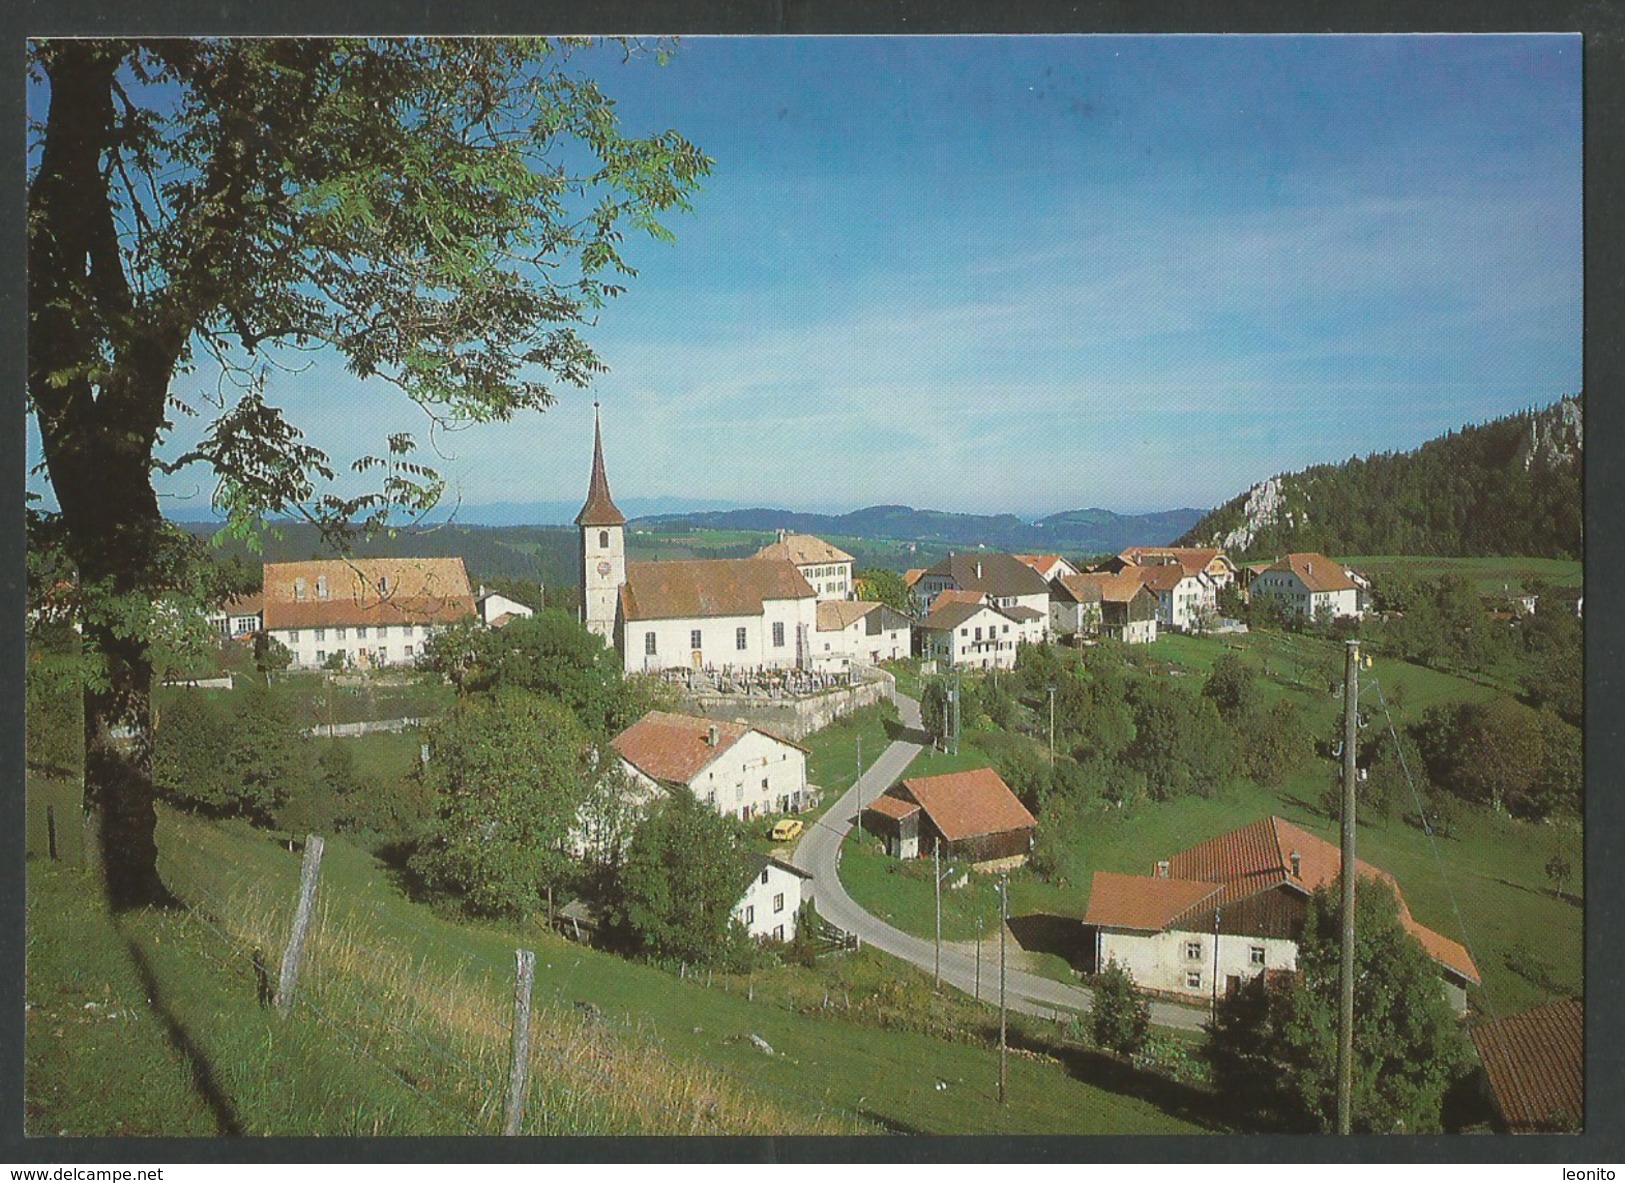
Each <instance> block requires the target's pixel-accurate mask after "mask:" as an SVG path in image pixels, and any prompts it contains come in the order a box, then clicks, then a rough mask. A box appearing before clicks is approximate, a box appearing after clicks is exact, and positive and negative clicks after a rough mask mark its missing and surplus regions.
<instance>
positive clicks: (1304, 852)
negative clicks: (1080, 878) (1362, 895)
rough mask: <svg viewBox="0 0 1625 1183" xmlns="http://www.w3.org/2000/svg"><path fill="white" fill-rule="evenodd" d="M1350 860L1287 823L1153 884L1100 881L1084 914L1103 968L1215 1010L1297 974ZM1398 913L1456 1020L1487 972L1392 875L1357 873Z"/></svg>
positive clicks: (1207, 848) (1206, 849) (1251, 834)
mask: <svg viewBox="0 0 1625 1183" xmlns="http://www.w3.org/2000/svg"><path fill="white" fill-rule="evenodd" d="M1341 865H1342V851H1341V850H1340V849H1339V848H1338V847H1337V846H1335V845H1333V844H1332V843H1330V842H1327V841H1326V840H1325V839H1323V838H1321V837H1319V836H1318V835H1315V834H1312V833H1310V832H1309V831H1308V830H1305V829H1304V828H1303V827H1301V826H1297V825H1294V824H1293V823H1291V822H1289V821H1286V820H1285V819H1283V818H1279V817H1267V818H1263V819H1261V820H1259V821H1256V822H1253V823H1252V824H1250V825H1246V826H1243V827H1241V828H1240V829H1238V830H1232V831H1230V832H1229V833H1227V834H1221V835H1220V836H1219V837H1217V838H1212V839H1209V840H1208V841H1206V842H1203V843H1200V844H1199V845H1196V846H1193V847H1191V848H1190V849H1188V850H1185V851H1182V852H1180V853H1179V854H1176V855H1174V856H1173V857H1172V858H1170V859H1166V860H1163V861H1161V862H1158V863H1157V864H1156V865H1155V866H1154V868H1153V870H1152V873H1151V874H1150V875H1125V874H1120V873H1117V872H1113V871H1096V872H1095V874H1094V878H1093V880H1092V882H1091V885H1090V891H1089V905H1088V909H1087V911H1086V912H1085V914H1084V918H1083V923H1084V925H1085V926H1086V929H1088V930H1090V931H1092V932H1093V934H1094V943H1095V948H1094V960H1095V964H1096V966H1097V967H1099V966H1104V965H1106V964H1107V963H1108V962H1109V961H1113V960H1115V961H1117V962H1118V963H1120V964H1122V965H1124V966H1126V967H1127V968H1128V969H1129V970H1130V971H1131V972H1132V973H1133V974H1134V979H1135V981H1136V982H1137V983H1138V984H1139V985H1141V986H1143V987H1145V988H1147V989H1152V990H1159V991H1164V992H1167V993H1171V994H1183V995H1187V996H1190V997H1191V998H1192V999H1193V1000H1206V999H1208V998H1210V997H1212V995H1213V993H1214V992H1215V991H1224V992H1228V991H1230V990H1233V989H1236V988H1239V986H1240V985H1241V983H1242V982H1244V981H1246V980H1248V979H1250V978H1252V977H1255V976H1257V975H1258V974H1260V973H1264V972H1266V971H1269V970H1295V969H1296V968H1297V959H1298V937H1299V936H1300V935H1301V933H1302V931H1303V924H1304V921H1305V919H1306V917H1307V915H1308V902H1309V897H1310V895H1311V894H1312V893H1313V892H1314V891H1315V890H1316V889H1317V888H1322V887H1330V886H1332V885H1333V884H1334V883H1335V882H1336V880H1337V875H1338V870H1339V868H1340V867H1341ZM1355 865H1356V868H1357V871H1358V874H1359V876H1360V878H1361V879H1362V880H1373V881H1376V882H1380V883H1382V884H1384V885H1385V886H1387V887H1388V888H1389V889H1391V890H1392V891H1393V893H1394V895H1395V898H1396V899H1397V900H1398V903H1399V918H1400V923H1401V924H1402V925H1403V926H1404V928H1405V930H1406V931H1407V932H1409V933H1410V934H1411V935H1412V936H1413V937H1415V938H1416V939H1417V941H1418V943H1420V944H1421V946H1422V948H1423V950H1424V951H1426V953H1427V954H1428V956H1429V957H1431V958H1432V959H1433V961H1434V962H1435V963H1436V964H1437V965H1438V966H1439V969H1440V971H1441V973H1442V974H1443V977H1444V986H1445V993H1446V995H1447V996H1448V997H1449V999H1450V1001H1451V1004H1452V1005H1453V1006H1454V1007H1455V1009H1456V1010H1457V1012H1458V1013H1459V1012H1464V1011H1465V1010H1466V1008H1467V987H1468V986H1469V985H1476V984H1477V983H1478V981H1479V974H1478V967H1477V966H1476V965H1474V964H1473V959H1472V956H1471V955H1470V954H1469V953H1468V952H1467V950H1466V948H1465V947H1463V946H1462V945H1461V944H1460V943H1458V942H1456V941H1453V940H1451V939H1450V938H1449V937H1446V936H1443V935H1442V934H1440V933H1438V932H1435V931H1434V930H1432V929H1430V928H1428V927H1426V926H1425V925H1423V924H1421V923H1419V922H1418V921H1417V920H1416V919H1415V918H1414V917H1413V916H1412V915H1411V913H1410V909H1409V907H1407V905H1406V903H1405V899H1404V896H1403V895H1401V894H1400V891H1399V885H1398V884H1397V883H1396V882H1395V881H1394V879H1393V877H1392V876H1391V875H1389V874H1388V873H1387V872H1386V871H1382V870H1379V869H1378V868H1376V867H1373V866H1371V865H1370V864H1369V863H1366V862H1364V861H1363V860H1362V861H1358V862H1357V863H1356V864H1355Z"/></svg>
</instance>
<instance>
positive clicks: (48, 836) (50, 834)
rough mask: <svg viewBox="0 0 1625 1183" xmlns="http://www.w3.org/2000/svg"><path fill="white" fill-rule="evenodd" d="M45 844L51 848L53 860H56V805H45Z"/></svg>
mask: <svg viewBox="0 0 1625 1183" xmlns="http://www.w3.org/2000/svg"><path fill="white" fill-rule="evenodd" d="M45 844H46V846H47V847H49V848H50V852H51V861H52V862H53V863H54V862H56V807H55V806H53V805H51V804H49V803H47V804H46V806H45Z"/></svg>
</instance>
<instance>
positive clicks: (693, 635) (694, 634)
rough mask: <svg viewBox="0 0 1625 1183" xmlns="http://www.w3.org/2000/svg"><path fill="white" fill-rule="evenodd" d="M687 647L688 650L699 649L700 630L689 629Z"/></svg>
mask: <svg viewBox="0 0 1625 1183" xmlns="http://www.w3.org/2000/svg"><path fill="white" fill-rule="evenodd" d="M688 647H689V648H690V649H698V648H699V647H700V630H699V629H697V628H696V629H690V630H689V632H688Z"/></svg>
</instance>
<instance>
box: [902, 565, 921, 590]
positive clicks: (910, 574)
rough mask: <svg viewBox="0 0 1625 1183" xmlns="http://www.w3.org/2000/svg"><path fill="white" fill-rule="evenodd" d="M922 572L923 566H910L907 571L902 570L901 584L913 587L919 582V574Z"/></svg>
mask: <svg viewBox="0 0 1625 1183" xmlns="http://www.w3.org/2000/svg"><path fill="white" fill-rule="evenodd" d="M924 574H925V568H924V567H910V568H909V569H908V570H907V571H904V572H903V586H904V587H913V586H914V585H915V584H916V583H918V582H920V576H922V575H924Z"/></svg>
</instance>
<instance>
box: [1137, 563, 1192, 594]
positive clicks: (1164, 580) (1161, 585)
mask: <svg viewBox="0 0 1625 1183" xmlns="http://www.w3.org/2000/svg"><path fill="white" fill-rule="evenodd" d="M1122 574H1123V575H1125V576H1127V577H1129V578H1131V579H1137V580H1139V581H1140V582H1141V583H1142V584H1144V585H1145V586H1146V587H1148V588H1150V589H1151V590H1152V591H1159V592H1165V591H1172V590H1173V589H1174V588H1176V587H1178V586H1179V585H1180V584H1181V583H1183V582H1184V581H1185V580H1187V579H1190V578H1192V573H1191V572H1189V571H1187V570H1185V568H1183V567H1181V566H1180V565H1179V564H1178V563H1151V564H1149V565H1148V566H1144V567H1124V568H1123V571H1122Z"/></svg>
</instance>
